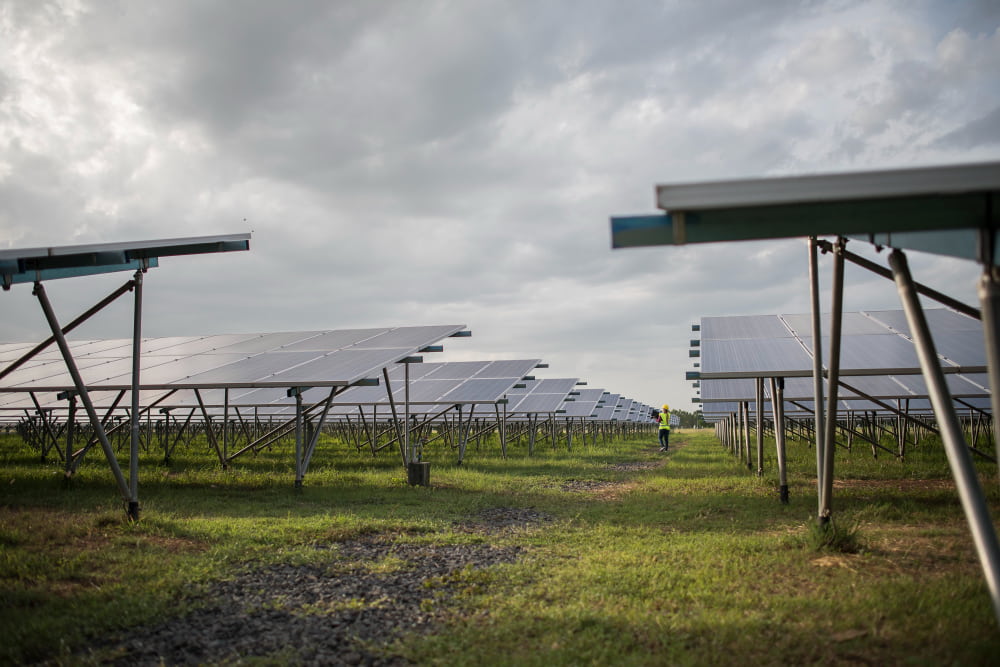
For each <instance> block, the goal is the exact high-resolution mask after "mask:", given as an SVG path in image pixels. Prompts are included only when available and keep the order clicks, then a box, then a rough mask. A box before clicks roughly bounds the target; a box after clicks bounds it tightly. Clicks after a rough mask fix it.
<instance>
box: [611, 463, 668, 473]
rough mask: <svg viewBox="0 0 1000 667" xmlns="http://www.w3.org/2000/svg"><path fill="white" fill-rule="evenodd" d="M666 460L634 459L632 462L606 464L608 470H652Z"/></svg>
mask: <svg viewBox="0 0 1000 667" xmlns="http://www.w3.org/2000/svg"><path fill="white" fill-rule="evenodd" d="M664 463H666V461H665V460H664V461H636V462H634V463H611V464H609V465H608V466H607V468H608V470H617V471H619V472H636V471H638V470H652V469H653V468H659V467H660V466H662V465H663V464H664Z"/></svg>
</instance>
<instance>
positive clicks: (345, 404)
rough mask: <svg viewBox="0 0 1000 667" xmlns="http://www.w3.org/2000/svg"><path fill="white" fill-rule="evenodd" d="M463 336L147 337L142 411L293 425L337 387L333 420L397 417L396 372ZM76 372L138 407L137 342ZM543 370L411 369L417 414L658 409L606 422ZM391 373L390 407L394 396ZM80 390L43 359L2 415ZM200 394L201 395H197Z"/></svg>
mask: <svg viewBox="0 0 1000 667" xmlns="http://www.w3.org/2000/svg"><path fill="white" fill-rule="evenodd" d="M464 328H465V327H464V325H437V326H419V327H384V328H366V329H338V330H319V331H304V332H279V333H250V334H219V335H208V336H172V337H159V338H145V339H143V341H142V344H141V351H142V356H141V376H140V386H141V393H140V403H141V405H142V406H150V405H155V406H156V407H157V408H158V409H160V410H171V409H193V408H204V409H205V410H206V414H209V415H218V414H220V413H221V412H222V411H223V408H224V407H226V406H228V408H235V409H239V408H244V409H249V408H253V409H254V410H255V413H257V414H261V413H263V414H269V415H287V414H291V413H292V412H294V409H295V399H294V397H292V396H290V395H289V392H288V390H289V388H301V389H302V390H303V391H302V395H303V397H304V400H305V402H306V403H316V402H319V401H321V400H323V399H325V398H326V396H327V395H328V393H329V388H330V387H343V388H345V390H344V391H341V392H340V393H339V394H337V396H336V398H335V401H334V403H335V405H334V407H333V408H332V412H331V414H332V415H333V416H336V415H338V414H344V413H347V412H350V411H352V410H353V409H354V408H356V407H357V406H368V407H371V408H373V409H374V410H375V411H376V413H378V412H381V413H382V414H383V415H385V416H388V415H389V414H390V412H391V410H390V408H391V404H392V403H395V404H397V405H399V406H402V405H403V404H404V402H406V396H407V391H406V383H405V378H406V369H405V368H404V364H400V363H397V362H399V361H400V360H402V359H404V358H407V357H410V356H412V355H414V354H416V353H418V352H420V351H421V350H424V349H430V348H431V346H433V345H434V343H437V342H439V341H440V340H442V339H444V338H446V337H449V336H454V335H456V334H459V333H460V332H462V331H463V330H464ZM33 347H34V344H29V343H8V344H0V368H4V367H6V366H7V365H8V364H10V363H12V362H13V361H15V360H17V359H19V358H20V357H21V356H22V355H24V354H25V353H26V352H27V351H28V350H30V349H32V348H33ZM70 349H71V352H72V355H73V357H74V359H75V363H76V365H77V367H78V368H79V370H80V373H81V375H82V377H83V380H84V383H85V384H86V386H87V388H88V391H90V392H91V397H92V400H93V402H94V404H95V405H96V406H98V407H104V408H107V407H108V406H111V405H113V404H120V405H127V404H128V402H129V401H128V400H127V399H126V400H123V399H122V397H121V396H119V392H122V391H124V392H125V397H128V396H129V395H130V393H131V392H130V387H131V367H132V358H131V353H132V341H131V340H130V339H110V340H87V341H75V342H72V343H70ZM539 365H540V360H539V359H523V360H491V361H460V362H444V363H410V364H406V366H408V367H409V392H408V394H409V401H408V404H409V406H410V412H411V413H415V414H419V413H430V412H433V411H436V410H440V409H441V407H442V406H456V405H472V404H503V405H504V407H505V411H506V413H507V414H508V415H510V416H512V417H516V416H517V415H526V414H550V415H553V416H554V415H560V416H564V417H567V418H588V419H591V418H593V419H616V420H626V419H627V420H632V421H643V420H646V419H648V414H649V412H650V409H649V408H648V406H643V407H644V410H640V409H638V406H640V405H641V404H639V403H638V402H636V406H637V407H636V409H635V410H631V411H628V412H621V411H614V410H611V411H608V410H607V408H606V406H604V407H602V411H601V412H600V414H598V403H599V401H600V398H601V396H602V395H603V394H604V392H603V390H593V389H589V390H584V392H583V394H582V396H580V395H577V393H578V392H576V391H575V389H576V385H577V384H578V382H579V380H578V379H576V378H556V379H541V380H535V379H534V378H533V376H532V375H531V373H532V372H533V371H534V369H535V368H536V367H538V366H539ZM383 369H386V372H387V373H388V381H389V388H390V389H391V391H392V399H391V400H390V398H389V394H388V393H387V388H386V387H385V386H384V384H385V382H384V376H383ZM73 390H74V384H73V382H72V378H71V377H70V375H69V373H68V372H67V370H66V366H65V363H64V361H63V358H62V356H61V355H60V353H59V351H58V350H57V349H55V348H54V347H52V348H49V349H46V350H44V351H42V352H41V353H39V354H37V355H36V356H35V357H33V358H32V359H31V360H30V361H28V362H26V363H24V364H23V365H21V366H20V367H19V368H18V369H17V370H14V371H13V372H11V373H10V374H8V375H7V376H6V377H3V378H2V379H0V413H11V412H18V413H23V412H24V411H33V410H35V409H36V407H39V406H40V407H42V408H43V409H48V410H52V411H60V410H61V411H65V410H66V408H67V404H66V401H65V400H62V399H60V398H57V395H58V394H60V393H61V392H72V391H73ZM194 390H197V393H194Z"/></svg>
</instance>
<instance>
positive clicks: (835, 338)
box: [819, 238, 844, 524]
mask: <svg viewBox="0 0 1000 667" xmlns="http://www.w3.org/2000/svg"><path fill="white" fill-rule="evenodd" d="M843 247H844V239H843V238H839V239H837V250H836V252H834V255H833V294H832V297H833V298H832V304H831V306H830V361H829V364H828V365H827V366H828V369H829V370H828V381H829V382H828V387H829V389H828V391H829V394H828V395H827V397H826V432H825V434H824V436H823V440H824V443H825V445H826V449H825V451H824V457H823V489H822V493H821V495H820V508H819V522H820V524H826V523H827V522H828V521H829V520H830V514H831V512H832V507H831V505H832V502H833V462H834V455H835V454H836V453H837V451H836V450H837V447H836V444H835V443H836V437H837V394H838V387H839V384H838V380H839V378H840V333H841V322H842V321H843V314H844V313H843V311H844V255H843V253H842V252H841V251H842V250H843Z"/></svg>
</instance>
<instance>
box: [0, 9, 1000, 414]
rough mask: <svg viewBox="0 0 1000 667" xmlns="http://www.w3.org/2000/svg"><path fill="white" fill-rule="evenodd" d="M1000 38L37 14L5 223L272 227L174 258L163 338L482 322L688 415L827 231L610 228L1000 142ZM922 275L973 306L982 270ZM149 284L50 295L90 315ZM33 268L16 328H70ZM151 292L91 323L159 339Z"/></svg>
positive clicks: (697, 26)
mask: <svg viewBox="0 0 1000 667" xmlns="http://www.w3.org/2000/svg"><path fill="white" fill-rule="evenodd" d="M66 6H70V5H66ZM998 26H1000V12H998V10H997V9H996V6H995V3H990V2H982V3H959V4H956V3H948V2H934V1H930V0H928V1H927V2H922V3H919V4H914V3H909V2H905V3H904V2H899V3H892V2H890V3H887V4H879V5H873V4H872V3H863V2H838V3H819V2H811V3H801V2H791V1H789V2H774V3H758V4H757V5H755V6H754V7H753V8H752V9H749V10H748V9H747V5H746V3H743V2H736V1H735V0H733V1H725V2H724V1H718V2H702V3H689V4H682V5H677V4H674V3H654V2H648V3H630V4H629V5H628V6H627V7H617V6H615V7H612V6H610V5H608V4H607V3H599V2H574V3H569V2H553V3H509V2H486V3H475V4H472V3H460V2H445V1H440V2H432V3H416V4H415V3H409V2H379V3H355V4H345V3H327V2H297V3H294V4H275V3H270V2H244V3H240V4H239V5H238V6H234V5H233V4H231V3H226V2H170V3H131V2H121V3H117V4H116V3H86V2H85V3H82V4H81V5H80V8H79V11H77V10H75V9H69V10H67V9H64V6H63V5H61V4H58V3H42V2H27V1H25V2H12V3H7V4H6V5H4V8H3V10H2V11H0V72H2V73H3V74H2V75H0V243H2V244H3V245H5V246H37V245H58V244H65V243H82V242H97V241H119V240H129V239H147V238H170V237H177V236H189V235H198V234H213V233H224V232H231V231H249V230H253V231H254V239H253V242H252V250H251V252H250V253H240V254H237V255H232V256H225V257H217V258H197V257H191V258H172V259H168V260H164V262H163V263H162V265H161V267H160V268H158V269H155V270H153V271H151V272H150V274H149V277H148V279H147V293H148V294H149V299H148V302H147V312H146V332H147V333H148V334H149V335H171V334H194V333H214V332H222V331H252V330H289V329H312V328H337V327H353V326H368V325H402V324H426V323H435V322H438V323H440V322H458V323H465V324H467V325H469V326H470V327H471V328H472V329H473V331H474V336H473V338H472V339H471V340H469V341H462V342H456V343H450V344H449V345H448V349H449V350H454V352H453V353H454V354H456V355H467V358H468V357H483V356H491V355H507V356H521V357H537V356H541V357H544V358H545V359H546V361H549V362H550V363H551V365H552V368H551V370H550V371H549V372H550V374H551V376H559V375H562V376H565V375H572V376H577V375H579V376H588V377H587V378H586V379H588V380H590V381H591V384H592V385H594V386H605V387H606V388H608V389H611V390H612V391H615V392H620V393H624V394H626V395H630V396H634V397H636V398H639V399H640V400H643V401H645V402H649V403H657V402H662V401H663V400H665V399H666V400H668V401H669V402H670V403H672V404H676V405H686V404H687V400H688V397H689V396H690V395H691V390H690V387H689V385H688V383H687V382H685V381H684V380H683V371H684V370H686V369H688V368H689V367H690V360H689V359H688V357H687V341H688V340H689V338H690V337H691V335H690V324H691V323H694V322H697V321H698V319H699V318H700V317H701V316H703V315H725V314H749V313H758V312H803V311H805V310H807V309H808V298H807V292H806V290H805V286H804V285H805V275H806V274H805V266H806V264H805V249H804V247H803V244H802V242H801V241H784V242H780V243H738V244H730V245H719V246H702V247H697V246H690V247H685V248H651V249H637V250H628V251H614V252H612V251H611V250H610V233H609V225H608V216H609V215H617V214H628V213H645V212H649V211H652V210H654V205H653V186H654V184H656V183H659V182H671V181H691V180H705V179H717V178H728V177H739V176H761V175H765V174H775V173H806V172H817V171H830V170H843V169H871V168H877V167H881V166H886V167H888V166H899V165H905V164H920V163H924V164H926V163H934V162H956V161H963V160H967V159H977V160H983V159H994V160H995V159H997V155H998V152H997V144H996V141H995V140H994V135H996V134H997V133H996V132H995V129H996V124H997V109H1000V84H998V81H997V79H996V75H995V72H996V71H998V68H1000V33H998V32H997V28H998ZM991 130H994V131H993V132H992V133H991ZM914 265H915V266H917V267H919V268H920V269H921V270H922V271H925V272H926V273H928V275H929V276H930V278H935V277H939V278H941V280H942V282H943V283H944V285H943V286H942V285H939V288H954V290H955V291H957V292H958V293H959V294H960V295H961V296H963V298H966V299H967V300H972V299H973V293H972V284H973V282H974V275H975V267H974V266H968V265H965V264H962V263H958V266H957V268H956V265H955V263H949V262H948V260H946V259H940V258H931V259H926V260H921V259H920V258H915V260H914ZM824 270H826V269H824ZM124 279H125V276H118V277H110V276H105V277H100V278H92V279H87V280H80V281H59V282H58V283H53V285H52V286H51V287H50V293H51V294H52V295H53V299H54V300H57V301H58V305H59V306H60V308H61V312H66V313H67V314H66V315H65V317H66V318H68V317H70V316H71V315H70V313H72V314H75V312H77V311H79V310H82V309H83V308H84V307H86V306H85V305H83V304H88V305H89V303H92V302H93V301H96V299H97V298H100V296H103V294H104V293H106V292H107V291H110V290H111V289H112V288H113V287H114V286H115V285H117V284H119V283H120V282H121V281H122V280H124ZM848 281H849V282H850V283H851V284H852V285H854V286H855V287H856V292H855V293H854V296H852V297H851V301H850V303H851V304H852V306H851V307H855V308H860V307H879V306H880V307H895V304H896V300H895V294H894V292H893V290H892V287H891V284H890V285H888V286H879V284H878V281H874V282H873V281H872V280H871V278H870V277H867V276H862V275H860V274H859V275H852V274H849V277H848ZM928 282H932V283H933V282H934V280H929V281H928ZM21 287H22V289H18V288H15V289H14V290H12V291H11V292H10V293H8V294H5V295H4V296H3V298H4V302H5V311H4V312H5V317H4V319H3V321H2V323H0V337H2V338H5V339H24V338H31V337H32V336H35V335H37V334H38V333H39V331H40V330H42V329H43V328H44V326H43V325H40V323H41V320H40V316H39V314H38V313H37V312H36V311H37V304H35V303H34V302H33V299H32V297H31V296H30V289H28V288H26V287H25V286H21ZM855 304H860V305H855ZM126 306H127V304H125V303H123V304H119V305H116V306H115V307H114V308H113V309H112V310H111V311H110V312H109V313H107V316H106V317H101V318H99V319H98V320H96V321H95V322H94V323H92V324H90V325H88V327H87V329H86V332H84V335H88V336H124V335H128V312H127V311H128V309H127V307H126Z"/></svg>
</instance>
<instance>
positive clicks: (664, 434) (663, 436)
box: [656, 403, 670, 452]
mask: <svg viewBox="0 0 1000 667" xmlns="http://www.w3.org/2000/svg"><path fill="white" fill-rule="evenodd" d="M656 421H657V422H659V424H660V451H661V452H665V451H667V446H668V445H669V444H670V406H669V405H667V404H666V403H664V404H663V409H662V410H661V411H660V412H659V413H658V414H657V415H656Z"/></svg>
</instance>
